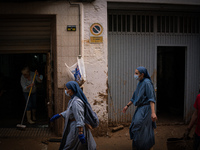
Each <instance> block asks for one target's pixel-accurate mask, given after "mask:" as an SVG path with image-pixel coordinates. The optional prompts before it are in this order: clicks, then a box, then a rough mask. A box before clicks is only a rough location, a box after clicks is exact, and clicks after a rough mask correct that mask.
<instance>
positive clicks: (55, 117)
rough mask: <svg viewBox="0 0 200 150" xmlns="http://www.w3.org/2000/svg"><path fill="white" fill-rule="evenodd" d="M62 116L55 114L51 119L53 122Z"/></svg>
mask: <svg viewBox="0 0 200 150" xmlns="http://www.w3.org/2000/svg"><path fill="white" fill-rule="evenodd" d="M60 116H61V115H60V114H56V115H54V116H53V117H52V118H51V119H50V122H53V121H54V120H56V119H58V118H60Z"/></svg>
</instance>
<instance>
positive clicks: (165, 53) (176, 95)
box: [157, 46, 186, 123]
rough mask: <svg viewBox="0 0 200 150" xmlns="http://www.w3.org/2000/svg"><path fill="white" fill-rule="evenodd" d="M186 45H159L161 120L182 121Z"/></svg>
mask: <svg viewBox="0 0 200 150" xmlns="http://www.w3.org/2000/svg"><path fill="white" fill-rule="evenodd" d="M185 50H186V47H176V46H172V47H171V46H158V47H157V115H158V117H159V122H161V123H166V122H168V123H169V122H182V121H183V115H184V83H185Z"/></svg>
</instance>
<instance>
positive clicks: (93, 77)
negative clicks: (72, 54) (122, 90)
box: [82, 0, 108, 134]
mask: <svg viewBox="0 0 200 150" xmlns="http://www.w3.org/2000/svg"><path fill="white" fill-rule="evenodd" d="M93 23H99V24H101V26H102V27H103V33H102V36H103V43H100V44H92V43H90V41H89V39H90V26H91V25H92V24H93ZM83 30H84V39H83V41H82V43H83V45H84V46H83V56H84V60H85V67H86V73H87V81H86V83H85V84H84V93H85V94H86V96H87V98H88V101H89V102H90V104H91V105H92V108H93V109H94V111H95V112H96V113H97V115H98V117H99V120H100V127H99V129H100V130H101V132H98V133H99V134H105V133H106V130H107V124H108V111H107V106H108V102H107V78H108V77H107V68H108V67H107V2H106V1H103V0H96V1H94V2H93V3H85V4H84V28H83ZM104 131H105V132H104Z"/></svg>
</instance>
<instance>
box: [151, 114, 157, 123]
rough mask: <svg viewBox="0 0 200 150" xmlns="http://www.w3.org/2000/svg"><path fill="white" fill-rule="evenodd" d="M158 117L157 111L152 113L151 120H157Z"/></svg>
mask: <svg viewBox="0 0 200 150" xmlns="http://www.w3.org/2000/svg"><path fill="white" fill-rule="evenodd" d="M157 119H158V118H157V116H156V113H152V114H151V120H152V121H153V122H155V121H156V120H157Z"/></svg>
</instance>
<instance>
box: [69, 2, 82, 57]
mask: <svg viewBox="0 0 200 150" xmlns="http://www.w3.org/2000/svg"><path fill="white" fill-rule="evenodd" d="M69 4H70V6H78V13H79V15H78V17H79V55H78V58H79V59H80V58H81V57H82V53H81V36H80V35H81V34H80V32H81V17H80V16H81V13H80V4H72V3H71V2H70V0H69Z"/></svg>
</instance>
